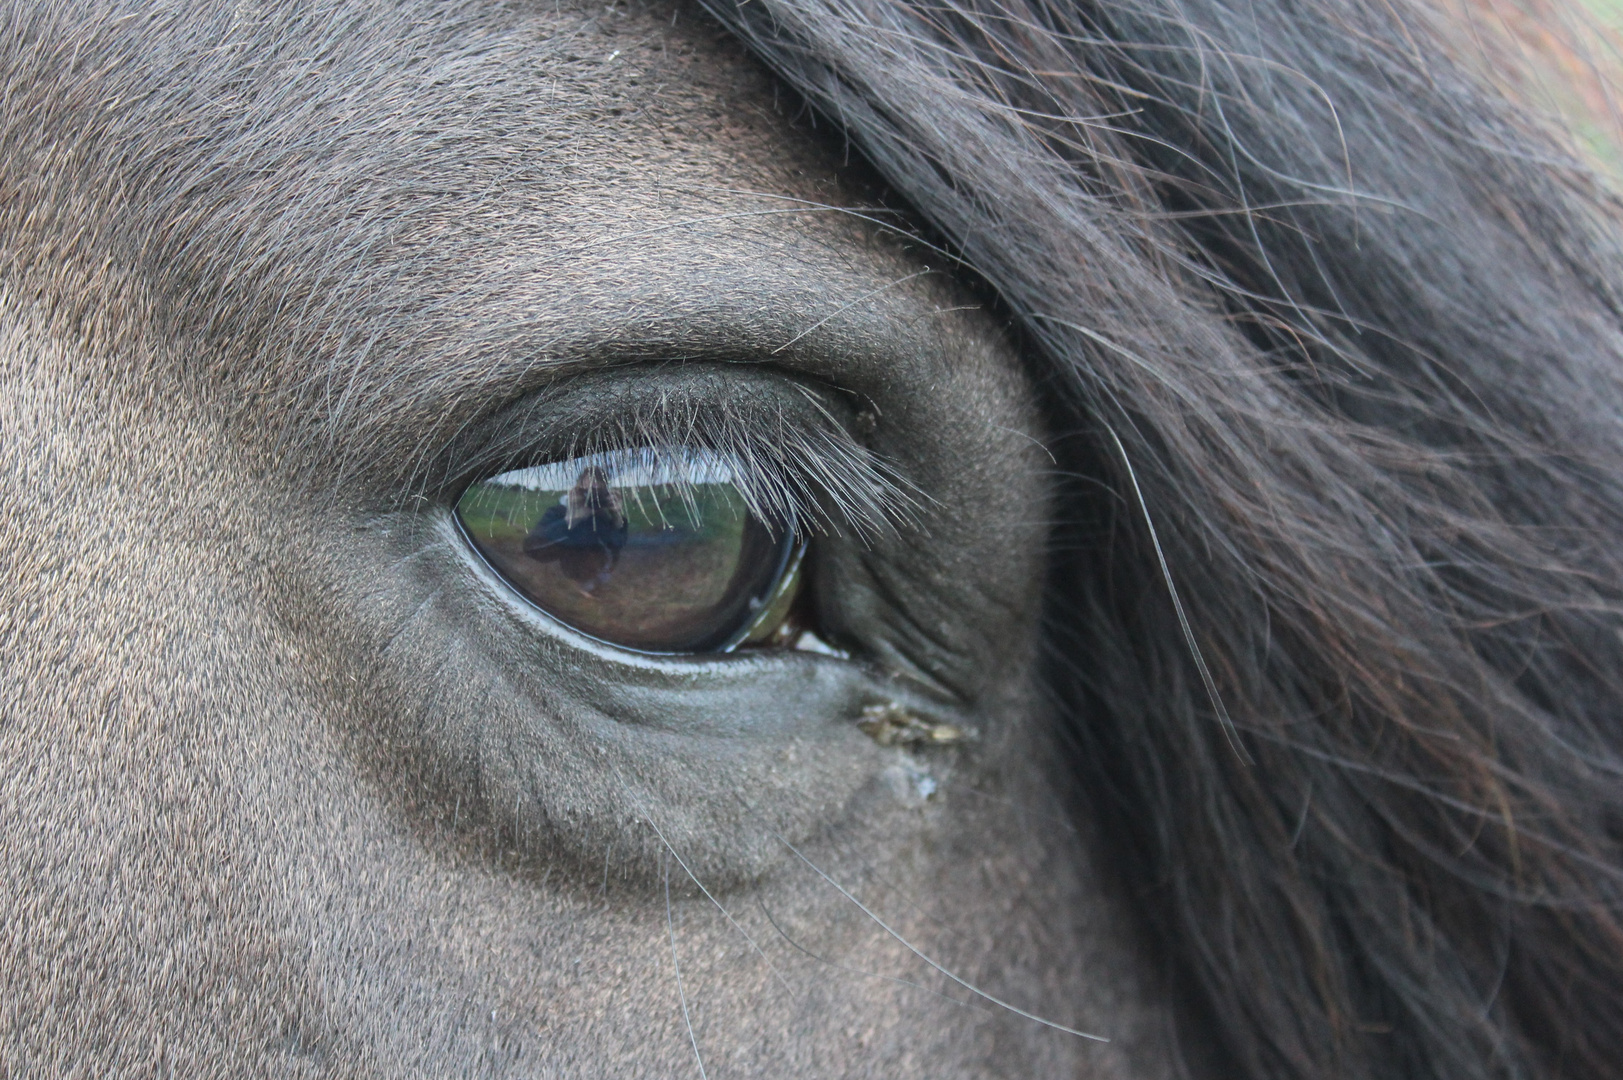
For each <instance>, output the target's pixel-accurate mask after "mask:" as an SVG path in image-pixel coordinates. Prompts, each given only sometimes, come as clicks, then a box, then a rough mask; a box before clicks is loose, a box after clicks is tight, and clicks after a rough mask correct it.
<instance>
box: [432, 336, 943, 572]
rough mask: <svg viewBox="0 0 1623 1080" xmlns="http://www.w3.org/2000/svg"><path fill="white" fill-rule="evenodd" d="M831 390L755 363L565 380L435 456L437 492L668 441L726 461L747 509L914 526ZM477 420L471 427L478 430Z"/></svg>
mask: <svg viewBox="0 0 1623 1080" xmlns="http://www.w3.org/2000/svg"><path fill="white" fill-rule="evenodd" d="M837 394H838V392H837V391H833V390H832V389H831V388H815V389H814V388H812V387H808V386H806V385H805V384H804V382H803V380H801V379H797V378H794V377H791V376H788V375H785V374H783V373H781V372H777V371H774V370H772V369H769V368H765V367H764V366H758V365H750V366H749V367H743V366H734V365H721V366H712V365H680V364H677V365H664V366H661V367H660V368H657V369H653V370H643V371H641V372H639V371H638V370H636V369H616V370H610V371H604V372H594V373H590V374H588V375H583V376H579V377H576V378H570V379H566V380H563V381H561V382H560V383H558V384H555V385H553V386H550V387H547V388H546V389H544V390H543V391H541V392H538V393H537V394H535V395H532V396H531V397H530V398H529V399H528V400H527V401H523V402H520V403H518V404H517V405H516V406H510V407H509V408H507V409H504V410H502V411H501V413H500V414H499V415H498V416H497V417H496V418H494V419H493V421H492V422H490V423H488V424H486V425H483V426H484V427H485V428H486V429H487V430H485V431H483V432H482V433H481V435H482V437H475V438H473V439H470V440H466V441H465V442H464V444H463V445H462V446H459V447H456V448H454V449H453V450H452V451H451V452H450V453H449V455H448V456H447V458H446V459H445V461H444V464H443V466H442V467H443V470H444V472H443V473H442V475H444V476H445V477H446V478H447V480H448V481H450V482H449V483H448V484H447V485H446V487H447V488H448V489H451V490H447V494H448V495H453V496H454V495H455V494H456V492H457V491H459V490H460V488H461V487H464V486H466V484H468V483H472V482H474V481H476V480H481V479H486V478H488V477H490V476H492V475H496V474H498V473H501V472H505V471H509V470H511V469H513V468H517V467H521V466H523V465H531V464H539V463H541V462H542V461H559V460H567V459H571V458H578V457H585V456H589V455H592V454H599V453H612V452H620V451H638V450H643V449H647V448H654V449H656V450H657V449H659V448H670V449H671V450H673V451H676V452H686V451H695V450H709V451H713V452H717V453H722V454H726V455H728V456H730V457H732V458H733V459H734V460H736V461H737V462H738V464H739V467H740V468H741V470H742V473H741V480H742V483H741V485H740V486H741V490H742V493H743V495H744V497H745V499H746V500H747V501H749V503H750V508H751V510H752V511H754V512H756V513H758V514H760V515H761V516H763V517H770V518H777V519H780V520H792V521H795V522H797V523H798V525H799V527H801V528H803V529H806V530H809V531H814V532H832V533H844V532H846V531H847V530H849V531H851V532H853V533H854V534H856V536H857V537H858V538H860V539H862V540H864V541H869V542H871V541H873V540H876V539H878V538H880V537H882V536H888V535H894V534H896V533H898V532H900V531H903V530H910V529H921V528H922V517H923V514H924V512H925V511H926V509H927V508H928V506H929V504H930V503H931V502H932V501H933V500H931V499H930V497H929V496H928V495H927V494H926V493H924V492H923V491H921V490H920V489H919V488H918V487H917V486H916V485H914V484H913V483H912V482H911V481H910V480H909V479H908V478H907V476H906V475H905V473H904V472H903V471H902V470H901V468H899V467H898V466H897V465H896V464H895V463H893V462H891V461H889V460H887V459H885V458H883V457H881V456H880V455H879V454H877V453H875V452H874V451H873V450H871V449H870V448H868V447H866V446H864V445H862V444H861V443H859V442H858V441H857V440H856V439H855V438H854V437H853V436H852V435H851V433H850V431H849V430H848V429H847V427H846V425H845V424H844V423H842V421H841V419H840V418H839V416H838V415H837V414H838V412H839V411H840V410H841V409H842V408H843V403H842V402H840V401H839V400H838V399H837V398H836V395H837ZM479 427H480V426H479V425H476V426H475V430H476V431H477V430H478V428H479Z"/></svg>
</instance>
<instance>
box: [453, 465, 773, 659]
mask: <svg viewBox="0 0 1623 1080" xmlns="http://www.w3.org/2000/svg"><path fill="white" fill-rule="evenodd" d="M738 475H739V473H738V469H737V466H736V464H735V462H733V461H732V459H730V458H729V457H727V456H724V455H719V454H715V453H711V452H708V451H687V452H675V451H658V452H656V451H653V450H644V451H625V452H619V453H610V454H594V455H591V456H589V457H581V458H573V459H570V460H568V461H562V462H554V463H551V464H548V465H541V466H536V467H534V468H529V469H518V470H514V471H512V472H507V473H502V474H501V475H499V476H493V477H491V478H489V479H487V480H482V481H479V482H478V483H475V484H473V485H471V486H470V487H469V488H468V490H467V491H466V492H465V493H464V494H463V496H462V498H461V499H460V500H459V501H458V502H457V508H456V512H457V519H458V521H459V522H460V523H461V525H462V528H463V531H464V532H465V533H466V534H467V536H468V538H469V540H470V541H472V543H473V545H474V547H475V548H476V549H477V550H478V551H479V553H480V554H481V555H482V556H484V558H485V560H486V561H487V562H488V563H490V565H491V566H492V567H493V568H494V569H495V570H496V572H497V573H499V574H500V575H501V576H502V577H504V578H505V579H506V580H507V581H508V583H509V584H511V585H512V586H513V587H514V588H515V589H516V590H517V591H518V592H519V593H520V594H521V595H523V596H524V597H525V598H526V599H528V600H529V601H530V602H531V603H533V604H535V605H536V606H537V607H540V608H541V609H543V610H545V611H546V612H548V613H549V614H551V615H552V616H554V617H555V618H557V619H559V620H560V621H562V622H565V623H567V624H568V625H570V626H572V627H574V628H575V629H577V630H580V631H582V632H583V633H586V634H589V635H591V636H593V637H596V638H600V639H602V640H604V641H607V642H610V643H612V644H615V645H621V646H625V647H628V648H632V649H639V650H643V651H648V652H709V651H717V650H726V649H730V648H732V647H734V646H735V645H737V644H738V643H739V642H740V641H742V640H744V639H745V638H750V639H751V640H754V639H756V638H758V637H759V636H760V632H761V629H762V628H761V627H759V626H758V625H757V624H758V623H759V622H760V621H761V620H762V619H763V618H767V617H771V616H772V615H774V614H775V613H781V612H782V611H783V610H784V609H785V608H786V607H787V605H786V604H784V603H782V602H775V601H781V600H782V597H778V596H777V595H776V594H777V592H779V591H781V590H783V589H787V588H790V587H792V583H791V582H789V581H788V580H787V579H789V578H791V577H792V576H793V575H790V574H788V573H787V571H788V570H789V569H790V567H791V565H792V563H793V561H794V559H793V556H794V555H795V549H796V543H795V540H794V537H793V534H792V530H791V529H789V528H787V527H785V526H783V525H777V526H775V527H774V526H772V525H769V524H767V523H765V522H763V521H761V520H760V519H759V518H757V517H755V516H754V515H753V514H751V513H750V511H749V507H748V503H747V502H746V500H745V499H744V496H743V493H742V491H741V490H740V488H739V486H738V484H737V482H736V479H737V477H738ZM767 629H770V628H767Z"/></svg>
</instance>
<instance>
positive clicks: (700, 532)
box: [457, 484, 749, 546]
mask: <svg viewBox="0 0 1623 1080" xmlns="http://www.w3.org/2000/svg"><path fill="white" fill-rule="evenodd" d="M565 494H566V493H565V492H563V491H529V490H526V489H524V488H517V487H496V486H494V485H488V484H475V485H473V486H472V487H470V488H469V489H468V490H467V492H466V493H465V494H464V495H463V496H462V499H461V501H460V502H458V503H457V514H458V515H459V516H460V517H461V518H462V526H463V528H465V529H467V530H468V532H469V533H470V534H472V535H473V536H474V538H475V539H477V540H483V541H495V542H498V543H500V542H504V541H505V542H514V541H522V540H523V539H524V537H526V536H528V535H529V533H530V530H531V529H532V528H534V527H535V523H536V522H538V521H540V520H541V515H543V514H545V513H546V512H547V511H548V510H549V509H551V508H552V507H554V506H557V505H558V504H559V503H560V502H561V501H562V500H563V498H564V496H565ZM620 496H621V501H622V505H623V506H624V508H625V512H626V523H627V525H628V526H629V527H630V536H629V538H628V540H627V545H628V546H630V545H633V544H647V543H656V544H661V545H666V544H672V543H717V542H720V541H724V540H732V541H734V542H737V541H738V540H740V539H741V538H742V536H743V531H744V522H745V519H746V518H747V517H748V515H749V508H748V507H747V506H746V505H745V503H744V499H743V497H742V496H741V495H739V493H738V489H737V488H736V487H734V486H733V485H732V484H698V485H694V486H693V487H690V488H688V489H687V490H686V491H683V490H682V489H681V488H679V487H678V486H677V485H675V484H658V485H655V486H652V487H642V488H622V489H620Z"/></svg>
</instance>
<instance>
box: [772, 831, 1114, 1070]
mask: <svg viewBox="0 0 1623 1080" xmlns="http://www.w3.org/2000/svg"><path fill="white" fill-rule="evenodd" d="M768 831H769V832H771V833H772V835H773V836H774V837H776V838H777V839H778V842H779V843H781V844H782V845H783V846H784V847H786V848H788V849H789V850H790V851H791V852H793V853H794V856H795V858H797V859H799V860H800V861H801V862H803V863H805V864H806V865H807V866H809V867H811V869H812V872H813V873H815V874H816V875H817V876H818V877H820V878H822V879H823V880H824V881H826V882H828V884H829V885H831V886H833V888H834V890H835V891H836V892H838V893H839V894H840V895H841V896H843V897H845V898H846V899H847V900H849V901H850V902H851V903H852V904H853V905H855V906H856V908H857V910H858V911H860V912H862V913H863V914H864V915H866V916H868V918H870V919H872V920H873V922H874V925H875V926H877V927H879V929H881V930H883V931H884V932H885V933H887V934H889V935H890V936H891V937H893V938H895V939H896V941H897V942H898V943H899V944H900V945H901V946H902V947H903V948H904V949H906V950H907V951H908V952H910V953H912V954H913V955H914V956H916V957H918V958H919V959H920V960H923V961H924V962H925V963H926V964H928V965H930V966H931V967H932V968H934V969H935V970H936V971H938V972H940V973H941V974H942V975H945V976H946V977H947V978H949V979H951V980H952V981H953V982H955V983H957V984H958V985H959V986H961V987H963V988H964V989H965V990H968V991H969V992H970V993H971V994H974V995H975V996H976V997H978V998H981V999H982V1000H984V1001H989V1002H991V1003H992V1004H993V1005H996V1006H997V1007H998V1008H1000V1009H1003V1010H1005V1011H1007V1012H1011V1013H1014V1014H1015V1015H1016V1016H1020V1017H1024V1018H1025V1019H1027V1020H1030V1021H1031V1022H1032V1023H1035V1024H1041V1025H1042V1026H1043V1027H1046V1028H1053V1029H1054V1030H1055V1031H1063V1032H1064V1033H1065V1034H1067V1035H1075V1036H1076V1037H1077V1038H1079V1039H1090V1040H1092V1041H1093V1042H1109V1041H1110V1040H1109V1039H1108V1038H1106V1037H1105V1036H1103V1035H1090V1034H1088V1033H1087V1032H1086V1031H1078V1030H1077V1029H1076V1028H1072V1027H1066V1026H1065V1025H1064V1024H1060V1023H1056V1022H1055V1021H1053V1020H1047V1019H1044V1018H1043V1017H1041V1016H1038V1015H1037V1014H1036V1013H1031V1012H1027V1011H1026V1010H1025V1009H1022V1008H1020V1006H1018V1005H1011V1004H1010V1003H1009V1002H1007V1001H1004V1000H1003V999H1001V998H998V997H994V996H993V995H991V994H988V993H987V992H986V991H985V990H982V989H981V988H980V987H978V986H976V985H975V984H973V983H971V982H969V981H968V980H966V979H964V978H962V977H960V976H958V975H955V974H954V973H953V972H951V971H949V970H948V969H947V968H946V967H944V966H942V965H941V964H939V963H937V962H936V961H935V960H934V959H932V958H931V957H929V956H927V955H925V954H924V953H923V952H922V951H920V949H919V948H918V947H917V946H916V945H914V944H913V943H912V942H911V941H908V940H907V939H906V938H905V937H903V936H902V935H901V934H899V933H898V932H897V931H895V930H894V929H892V928H891V926H890V924H889V923H887V922H885V920H883V919H881V918H880V917H879V916H878V915H876V914H874V912H873V911H872V910H870V909H869V908H868V907H867V905H865V904H864V903H863V902H862V901H861V900H858V899H857V898H856V897H855V896H852V895H851V893H850V892H849V891H848V890H847V889H846V888H845V886H843V885H841V884H840V883H839V882H838V881H835V880H834V879H833V878H832V877H829V875H828V874H826V873H824V871H823V868H822V867H820V866H818V865H817V864H816V863H814V862H812V861H811V860H810V859H808V858H807V857H806V856H805V855H803V854H801V851H800V849H799V848H797V847H795V845H793V844H791V843H790V842H789V840H788V838H787V837H785V836H784V835H783V834H782V833H780V832H778V831H777V830H775V829H773V830H768Z"/></svg>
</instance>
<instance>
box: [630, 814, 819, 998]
mask: <svg viewBox="0 0 1623 1080" xmlns="http://www.w3.org/2000/svg"><path fill="white" fill-rule="evenodd" d="M644 820H645V821H647V822H648V827H649V828H650V829H653V830H654V835H655V836H657V837H659V842H660V843H661V844H664V845H665V850H666V851H668V852H670V853H671V858H673V859H675V860H676V865H678V866H680V867H681V868H682V871H683V873H685V874H687V876H688V880H689V881H691V882H693V884H695V885H697V886H698V887H699V891H700V892H702V893H704V898H705V899H706V900H709V901H710V902H711V903H712V904H714V905H716V910H717V911H719V912H721V915H722V918H724V919H726V920H727V922H728V923H729V924H730V925H731V926H732V928H733V929H734V930H737V931H738V933H739V935H740V936H741V937H743V939H744V940H745V941H747V942H749V944H750V948H752V949H754V950H755V952H756V954H757V955H758V956H760V958H761V959H762V960H764V961H765V962H766V966H767V969H768V970H770V971H771V972H772V974H773V976H774V977H775V978H776V979H777V980H778V982H780V983H782V984H783V988H784V989H785V990H787V991H789V995H790V996H791V997H794V998H796V999H797V1000H798V998H799V995H798V994H796V993H795V988H794V987H792V986H790V985H789V980H788V979H786V978H784V977H783V973H782V972H780V971H779V970H778V968H777V965H776V964H774V963H773V962H772V958H771V957H770V956H768V955H767V954H766V951H765V950H764V949H762V948H761V946H759V945H757V944H756V942H755V939H754V938H752V937H750V935H749V931H747V930H745V929H744V928H743V927H742V926H740V925H738V920H737V919H734V918H733V916H732V912H730V911H728V910H727V909H726V908H724V907H722V906H721V901H720V900H717V899H716V898H715V897H714V896H712V895H710V890H709V889H707V888H705V887H704V882H702V881H700V880H699V878H698V876H697V875H695V874H694V873H693V871H692V870H691V869H689V868H688V864H687V863H686V862H685V861H684V860H683V859H682V856H680V855H678V854H677V853H676V849H675V848H674V847H672V846H671V842H670V841H669V840H667V839H665V834H664V833H663V832H661V831H660V828H659V826H658V825H656V824H654V822H653V821H652V820H649V819H646V818H645V819H644ZM667 869H668V868H667ZM669 891H670V880H669V874H667V877H666V892H667V893H669ZM767 921H768V922H771V916H767ZM772 925H773V927H774V928H776V927H777V923H773V924H772ZM778 933H780V934H781V933H783V931H781V930H779V931H778ZM790 944H793V942H790Z"/></svg>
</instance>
